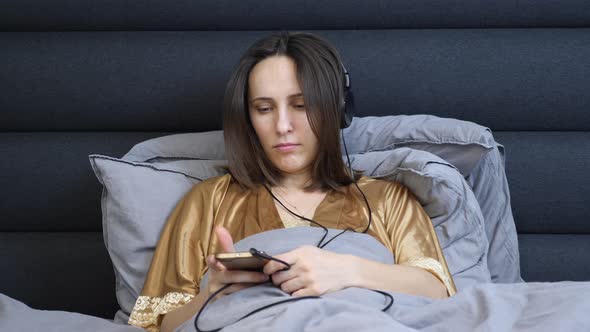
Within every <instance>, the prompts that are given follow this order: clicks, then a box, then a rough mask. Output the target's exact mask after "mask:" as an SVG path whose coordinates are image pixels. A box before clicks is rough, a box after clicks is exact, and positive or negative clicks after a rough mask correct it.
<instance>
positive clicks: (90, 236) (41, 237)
mask: <svg viewBox="0 0 590 332" xmlns="http://www.w3.org/2000/svg"><path fill="white" fill-rule="evenodd" d="M0 253H2V255H1V257H2V259H0V271H2V273H0V293H2V294H5V295H7V296H10V297H12V298H14V299H17V300H19V301H21V302H24V303H25V304H27V305H28V306H30V307H32V308H34V309H45V310H64V311H73V312H79V313H83V314H88V315H93V316H99V317H103V318H107V319H113V317H114V315H115V312H116V310H117V300H116V297H115V277H114V272H113V268H112V264H111V260H110V258H109V256H108V252H107V250H106V248H105V246H104V242H103V239H102V233H99V232H89V233H49V232H42V233H5V232H0Z"/></svg>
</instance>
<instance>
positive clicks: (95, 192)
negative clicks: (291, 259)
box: [0, 0, 590, 331]
mask: <svg viewBox="0 0 590 332" xmlns="http://www.w3.org/2000/svg"><path fill="white" fill-rule="evenodd" d="M0 18H1V19H0V22H1V23H0V26H1V29H2V32H1V33H0V38H1V39H2V45H3V46H2V51H0V72H1V73H2V75H0V86H1V87H2V91H3V92H4V93H3V94H2V96H1V97H0V108H1V109H2V117H1V120H0V152H1V153H2V156H3V157H4V158H3V161H2V162H1V163H0V170H1V172H0V174H1V175H0V187H1V188H2V190H1V191H0V211H1V213H2V217H3V222H2V223H1V224H0V227H1V229H0V252H1V253H2V258H1V259H0V270H1V271H3V273H2V274H0V285H1V286H0V293H1V294H2V295H1V296H0V329H2V330H4V329H6V330H14V329H16V328H18V329H19V330H36V329H40V327H41V326H42V327H43V329H44V330H56V331H63V330H84V329H86V330H112V331H119V330H121V331H126V330H132V329H133V330H139V329H136V328H134V327H131V326H126V325H124V324H122V323H121V322H122V321H123V320H124V318H125V316H124V313H122V309H121V308H122V306H121V303H122V301H123V300H122V298H121V297H120V294H118V291H120V289H119V281H120V280H117V278H118V277H117V275H116V273H115V272H116V271H115V266H116V264H117V262H116V260H115V261H114V258H113V255H112V252H109V250H108V249H107V243H108V240H107V239H105V236H104V234H105V232H104V227H103V225H104V224H103V221H104V220H103V216H104V213H103V211H102V204H101V203H102V202H101V200H102V195H103V188H104V184H103V183H101V182H100V181H97V176H96V168H93V165H92V164H91V163H89V155H100V156H105V157H111V158H115V159H123V157H125V156H127V157H129V159H127V161H128V162H129V163H146V162H150V160H149V157H150V156H151V157H154V155H149V154H140V153H137V152H138V151H139V150H138V149H140V148H145V147H146V144H148V145H149V144H151V143H154V141H150V140H151V139H158V138H160V139H161V138H162V137H169V136H171V135H176V134H182V133H188V134H191V135H192V134H194V133H211V132H215V131H218V130H219V129H220V128H221V113H220V111H219V110H220V107H219V106H220V103H221V98H222V95H223V89H224V87H225V84H226V80H227V78H228V77H229V73H230V71H231V69H232V66H233V65H235V62H236V61H237V58H238V56H239V54H241V52H242V51H243V50H245V48H246V47H247V46H248V45H249V44H251V43H252V42H253V41H254V40H255V39H256V38H258V37H261V36H263V35H266V34H267V33H268V32H270V31H274V30H279V29H288V30H293V31H296V30H307V31H311V32H316V33H318V34H321V35H322V36H325V37H326V38H327V39H329V40H330V41H332V42H333V43H334V44H335V45H336V47H337V48H338V49H339V51H340V52H341V55H342V57H343V59H344V61H345V63H346V67H347V69H348V71H349V72H350V75H351V79H352V82H353V91H354V93H355V103H356V115H357V116H358V117H359V119H360V118H367V117H371V116H374V117H386V116H398V117H399V116H400V115H408V116H419V115H425V114H428V115H432V116H436V117H438V118H439V119H457V120H461V121H467V122H469V123H472V124H476V125H478V126H481V127H484V128H487V129H489V131H487V132H488V133H489V134H488V135H489V136H486V137H488V138H487V139H488V140H487V141H485V142H486V144H488V143H489V148H486V149H487V150H489V151H492V152H493V154H486V156H494V158H495V159H493V161H494V163H493V165H494V167H495V168H493V169H495V170H496V171H498V172H500V175H502V177H501V178H500V179H505V180H506V186H507V188H509V197H507V198H505V199H506V201H505V204H504V205H503V206H504V208H505V209H507V210H505V211H509V212H510V215H509V216H508V215H506V214H505V215H503V216H497V218H501V219H502V220H510V218H512V224H510V223H509V222H508V223H507V224H503V225H507V226H506V228H503V227H504V226H502V227H501V228H498V229H484V232H485V233H486V235H489V234H502V233H501V232H504V233H510V232H512V231H513V232H514V235H513V236H514V238H515V239H517V241H513V242H514V243H512V242H510V243H511V245H510V246H509V248H508V249H506V248H505V250H509V251H511V252H513V253H516V255H512V256H511V257H512V258H511V260H510V261H509V262H510V266H511V268H510V269H507V270H506V269H505V270H502V265H501V264H500V263H501V262H502V256H494V255H489V257H486V261H487V262H488V263H490V265H494V266H496V267H497V270H496V272H495V273H493V272H490V276H489V279H490V282H479V281H480V280H479V279H469V277H468V276H467V277H466V278H465V280H477V281H478V282H476V283H474V284H473V285H469V286H467V287H470V289H472V290H471V291H469V292H463V294H461V292H459V293H458V295H460V296H458V297H456V298H455V299H453V300H452V301H449V302H443V303H440V304H439V303H436V304H431V303H429V302H428V301H426V300H424V299H412V298H408V297H404V296H403V295H399V294H397V295H398V296H397V297H396V301H397V302H396V303H397V304H399V306H397V307H396V306H393V307H392V308H404V305H405V306H407V308H409V309H407V310H405V309H404V310H401V309H400V310H399V311H395V310H397V309H392V310H394V312H390V313H382V314H381V316H379V317H376V318H374V320H372V321H374V322H375V324H378V323H377V322H381V320H380V319H383V324H384V325H378V326H383V328H384V329H385V328H388V329H390V330H391V327H392V326H393V325H387V324H399V326H397V327H398V328H399V329H400V330H404V329H408V330H425V331H427V330H437V329H442V330H451V329H455V328H456V326H455V325H452V324H461V325H458V326H459V327H461V328H462V329H463V330H477V329H480V330H490V329H494V330H519V329H521V330H527V329H531V330H532V329H535V328H536V329H538V328H539V327H542V328H544V329H546V330H554V329H561V330H574V329H576V330H577V329H582V330H583V329H584V328H585V329H588V326H589V325H590V322H589V321H588V319H587V318H585V317H584V315H583V314H580V312H583V310H586V311H588V309H589V302H588V300H587V298H588V296H587V295H588V284H587V281H588V280H590V261H589V260H588V258H587V257H586V254H585V253H586V252H588V250H590V235H589V233H590V224H589V223H588V222H587V217H586V216H588V215H589V214H590V192H589V189H588V188H590V177H588V176H587V168H588V165H590V149H589V147H590V134H589V130H590V113H589V112H587V110H588V107H589V106H590V94H588V92H587V87H588V86H589V85H590V65H589V62H588V61H587V59H588V58H590V30H589V29H588V28H589V25H590V5H589V4H587V3H586V2H583V1H577V0H567V1H560V2H559V3H556V2H553V1H537V2H535V3H532V2H524V3H523V2H518V3H516V2H512V1H496V2H494V3H474V2H467V1H457V2H451V3H445V5H444V6H441V4H440V3H438V2H435V1H428V2H420V3H418V2H403V1H390V2H380V1H363V2H362V3H360V2H356V1H328V2H309V1H304V2H296V1H283V2H281V3H275V2H265V1H263V2H260V1H242V2H239V3H234V2H231V3H230V2H228V1H215V2H203V1H192V2H183V1H176V2H171V3H154V2H151V3H143V4H138V3H131V2H116V3H100V4H94V3H92V4H91V3H90V2H88V1H78V2H76V3H71V2H68V1H57V2H55V1H54V2H52V3H45V2H39V1H34V2H17V1H8V2H4V3H3V4H2V10H0ZM480 129H481V128H480ZM174 137H176V138H178V136H174ZM490 137H491V138H492V140H491V141H490V140H489V138H490ZM402 138H403V137H402ZM402 138H400V139H402ZM145 142H151V143H145ZM157 142H160V143H161V142H162V141H161V140H159V141H157ZM141 143H145V144H143V145H141ZM398 143H399V142H398ZM438 143H440V144H439V145H438V146H439V147H442V148H447V149H446V150H445V149H439V150H437V151H438V152H439V154H438V156H439V157H440V158H441V159H442V160H443V161H442V162H443V163H444V162H446V163H449V164H452V165H453V166H455V167H456V168H457V172H458V173H459V174H461V175H463V179H464V181H465V182H464V183H466V184H468V185H469V188H467V187H465V192H469V190H468V189H471V190H472V192H473V193H472V194H473V195H474V196H476V198H477V197H478V195H485V192H484V188H486V186H479V187H477V186H476V181H475V180H474V178H473V177H470V176H469V175H470V174H471V173H469V172H468V171H467V168H462V167H463V166H465V165H463V164H458V162H459V163H460V162H461V161H462V159H453V160H449V159H448V158H447V159H445V158H443V157H445V156H446V155H445V153H447V152H448V151H449V150H448V148H449V146H448V145H443V143H444V142H442V141H439V142H438ZM455 143H457V144H458V145H461V144H460V143H462V142H455ZM447 144H448V142H447ZM482 144H483V143H482ZM158 146H159V147H161V146H162V145H161V144H159V145H158ZM165 146H167V147H168V148H170V146H172V145H165ZM463 147H466V146H463ZM403 148H408V149H413V150H419V151H429V152H430V153H433V154H435V155H436V153H434V151H432V150H428V147H427V146H424V145H420V144H418V143H416V145H413V146H408V144H405V145H404V144H397V145H391V146H388V149H387V151H397V152H403ZM134 149H135V150H134ZM148 150H149V151H151V152H153V151H154V149H153V148H152V149H151V150H150V149H148ZM377 150H379V149H377ZM380 150H381V151H373V152H375V153H376V152H387V151H384V149H380ZM167 151H169V150H167ZM356 152H357V153H360V152H366V151H361V150H357V151H356ZM469 153H471V154H472V153H473V151H472V150H469ZM144 157H147V158H144ZM160 157H162V156H160ZM176 157H178V155H177V156H176ZM185 157H190V156H185ZM201 157H202V156H201ZM218 157H219V156H217V155H215V156H213V157H212V158H209V159H211V160H219V159H220V158H218ZM365 157H366V156H365ZM398 157H399V156H398ZM141 158H144V159H141ZM489 158H492V157H489ZM101 160H102V161H104V160H106V159H101ZM481 160H482V159H481V158H480V159H477V161H478V162H477V163H475V162H474V163H473V164H472V166H473V168H472V169H471V170H473V169H476V168H478V169H485V168H486V167H488V166H489V165H490V163H491V162H492V161H490V160H492V159H486V161H485V162H481V163H480V162H479V161H481ZM499 161H501V163H499ZM151 162H161V163H163V162H164V161H162V160H151ZM358 162H362V160H360V159H359V160H358ZM500 165H501V166H500ZM179 167H180V166H179ZM498 167H500V168H498ZM455 175H456V174H455ZM399 176H401V175H399ZM487 213H493V211H491V210H490V211H488V212H487ZM481 218H483V219H485V215H484V214H483V212H482V215H481ZM485 225H488V224H485ZM485 225H484V226H485ZM510 234H512V233H510ZM505 235H506V234H505ZM152 236H153V235H152ZM488 240H489V243H488V250H489V251H490V250H491V251H493V250H492V248H491V245H492V244H494V243H499V242H497V241H493V239H488ZM490 243H491V244H490ZM502 243H505V242H502ZM498 246H499V247H498V248H496V249H497V250H501V249H502V248H504V247H502V246H500V245H498ZM488 269H489V267H488ZM521 281H525V282H526V283H524V282H521ZM467 287H466V288H465V289H467ZM358 291H360V290H358ZM264 293H265V294H266V293H268V292H264ZM270 293H271V294H274V293H272V292H270ZM275 295H277V294H275ZM349 295H350V296H354V297H355V298H357V297H362V298H366V301H368V302H370V301H377V302H379V303H381V302H380V301H382V299H381V298H379V299H373V298H371V297H370V296H367V297H364V296H362V295H358V294H342V295H341V296H343V298H342V299H337V298H336V299H326V301H328V302H329V301H333V303H332V304H333V306H331V305H332V304H330V303H327V304H326V305H325V306H323V307H322V306H321V305H319V304H313V305H311V304H309V303H308V304H307V306H306V308H310V309H312V308H315V309H318V307H316V305H317V306H319V307H322V308H327V309H326V315H327V317H331V316H330V315H331V314H330V313H331V312H332V311H330V309H329V308H335V309H334V311H333V312H334V313H335V312H338V311H340V312H348V311H347V309H346V308H347V306H348V305H349V304H347V303H348V302H347V301H346V297H347V296H349ZM277 296H278V295H277ZM547 299H551V301H549V302H546V300H547ZM131 300H132V299H130V298H127V299H125V301H127V302H130V301H131ZM259 300H260V301H267V300H268V299H264V298H261V299H259ZM261 303H262V302H261ZM318 303H319V302H318ZM558 303H561V305H556V304H558ZM301 305H303V306H305V305H304V304H303V302H302V303H301ZM416 305H421V306H428V308H429V310H423V311H415V310H411V308H414V307H415V306H416ZM483 307H485V308H487V309H485V310H484V309H482V308H483ZM337 308H340V309H337ZM458 308H460V309H461V311H460V310H459V309H458ZM496 309H497V311H495V310H496ZM236 310H239V308H236ZM350 310H352V309H350ZM366 310H369V309H366ZM486 310H487V311H486ZM543 310H546V311H543ZM580 310H582V311H580ZM294 311H295V312H299V311H297V310H294ZM291 312H293V311H291ZM420 312H422V313H420ZM542 312H547V315H546V316H543V315H541V314H540V313H542ZM211 313H212V314H213V313H214V310H213V309H212V310H211ZM427 313H429V314H430V316H429V317H448V319H447V318H445V319H444V320H442V321H443V323H444V322H446V323H444V324H443V325H440V326H439V325H436V322H434V321H433V320H429V319H425V318H424V316H422V315H424V314H427ZM459 313H461V317H462V318H459V317H458V316H456V315H460V314H459ZM485 313H487V316H486V315H484V314H485ZM284 314H285V316H283V317H284V319H285V322H287V321H290V322H292V321H297V319H296V318H297V317H295V316H289V315H288V313H284ZM384 315H385V316H384ZM511 315H512V316H511ZM564 315H567V316H564ZM234 316H235V317H237V316H239V312H237V313H235V315H234ZM234 316H232V317H234ZM392 316H393V317H394V318H395V319H393V320H391V319H390V318H391V317H392ZM559 316H561V318H558V317H559ZM210 317H213V318H210V319H211V320H210V321H209V323H208V322H207V321H204V322H203V324H204V325H203V326H205V327H209V328H214V327H218V326H219V325H216V324H217V323H219V324H221V323H223V322H224V321H221V320H215V319H214V318H215V316H210ZM235 317H234V318H235ZM354 317H357V319H354V321H358V322H359V323H360V322H364V319H368V320H371V317H373V316H370V315H369V316H363V315H362V314H359V315H358V316H354ZM362 317H364V318H362ZM388 317H389V318H388ZM499 317H501V318H499ZM563 317H569V318H571V319H563ZM455 318H456V319H455ZM261 321H262V320H261ZM325 321H326V322H327V321H338V319H335V320H325ZM226 323H227V322H226ZM252 323H256V322H252ZM341 323H342V324H350V322H349V321H347V320H343V321H341ZM27 324H28V325H27ZM208 324H209V325H208ZM265 324H266V325H265V326H270V327H273V325H272V324H270V323H269V322H265ZM318 324H320V323H318ZM502 324H506V325H502ZM559 324H561V325H559ZM365 325H366V324H365ZM365 325H363V326H365ZM251 326H254V325H251ZM251 326H245V325H235V326H234V328H235V329H239V328H242V329H243V328H246V327H247V328H251ZM294 326H295V325H294ZM318 326H319V327H321V328H324V329H332V330H333V329H336V327H335V326H334V325H318ZM344 326H347V325H344ZM348 326H351V325H348ZM378 326H377V325H376V327H375V328H374V329H373V330H378V328H379V327H378ZM274 327H275V328H276V326H274ZM319 327H318V330H321V328H319ZM183 328H184V329H186V330H190V328H191V327H190V322H187V324H186V326H184V327H183ZM193 329H194V327H193ZM230 329H231V328H230Z"/></svg>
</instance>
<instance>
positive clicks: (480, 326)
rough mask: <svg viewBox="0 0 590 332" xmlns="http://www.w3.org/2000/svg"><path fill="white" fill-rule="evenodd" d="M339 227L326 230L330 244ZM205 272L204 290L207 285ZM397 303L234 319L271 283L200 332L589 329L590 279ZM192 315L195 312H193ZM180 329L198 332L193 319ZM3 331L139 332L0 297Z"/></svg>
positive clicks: (216, 310) (347, 245)
mask: <svg viewBox="0 0 590 332" xmlns="http://www.w3.org/2000/svg"><path fill="white" fill-rule="evenodd" d="M339 232H340V230H332V229H331V230H330V232H329V234H328V236H327V239H330V238H331V237H332V236H334V235H336V234H338V233H339ZM322 235H323V230H322V229H319V228H315V227H314V228H311V227H297V228H289V229H279V230H273V231H269V232H264V233H259V234H256V235H253V236H250V237H248V238H246V239H243V240H242V241H240V242H238V243H237V244H236V249H238V250H247V249H249V248H250V247H255V248H257V249H260V250H264V251H267V252H268V253H270V254H272V255H275V254H279V253H283V252H286V251H289V250H292V249H294V248H296V247H298V246H300V245H304V244H311V245H316V244H317V242H318V241H319V240H320V239H321V236H322ZM324 249H326V250H332V251H335V252H339V253H348V254H355V255H357V256H361V257H364V258H367V259H372V260H375V261H379V262H383V263H393V262H395V259H394V257H393V255H392V254H391V252H389V251H388V250H387V248H385V247H384V246H383V245H382V244H381V243H379V242H378V241H377V240H375V239H374V238H373V237H371V236H368V235H365V234H360V233H349V232H347V233H345V234H343V235H341V236H339V237H338V238H337V239H336V240H334V241H332V242H330V244H328V245H327V246H326V247H325V248H324ZM207 278H208V275H205V278H204V279H203V280H202V283H201V285H202V286H204V284H205V283H206V282H207ZM388 293H389V294H391V295H392V296H393V298H394V299H395V302H394V303H393V305H392V306H391V307H390V308H389V309H388V310H387V311H386V312H382V311H381V309H382V308H384V307H385V306H386V304H387V303H388V301H389V299H388V298H386V297H385V296H383V295H382V294H379V293H376V292H373V291H371V290H367V289H362V288H347V289H344V290H341V291H338V292H334V293H330V294H326V295H324V296H322V297H321V298H320V299H304V300H301V301H298V302H290V303H286V304H280V305H277V306H275V307H271V308H269V309H266V310H263V311H261V312H258V313H256V314H254V315H252V316H250V317H248V318H246V319H244V320H241V321H238V320H239V319H240V318H241V317H243V316H245V315H246V314H247V313H249V312H251V311H253V310H255V309H257V308H260V307H262V306H265V305H267V304H271V303H275V302H277V301H281V300H284V299H287V298H290V297H291V296H290V295H289V294H287V293H284V292H283V291H281V290H280V289H279V288H276V287H274V286H273V285H272V284H271V283H266V284H261V285H258V286H255V287H251V288H247V289H244V290H241V291H239V292H236V293H233V294H231V295H228V296H225V297H222V298H221V299H219V300H218V301H216V302H213V303H212V304H210V305H209V306H208V307H207V308H206V309H205V311H204V312H203V315H202V316H201V318H200V320H199V328H200V329H201V330H212V329H217V328H220V327H225V328H224V329H223V331H225V332H229V331H590V315H588V313H589V312H590V282H569V281H564V282H555V283H518V284H491V283H488V284H479V285H474V286H469V287H467V288H465V289H459V290H458V293H457V294H456V295H455V296H453V297H451V298H448V299H444V300H434V299H430V298H426V297H421V296H411V295H406V294H403V293H396V292H388ZM195 316H196V314H195ZM195 316H193V317H192V318H191V319H189V320H187V321H186V322H185V323H184V324H182V325H181V326H180V327H179V328H178V329H177V331H196V329H195V327H194V318H195ZM0 331H112V332H127V331H143V330H142V329H139V328H135V327H132V326H128V325H120V324H117V323H113V322H111V321H109V320H106V319H102V318H98V317H92V316H89V315H83V314H79V313H74V312H66V311H48V310H36V309H32V308H30V307H28V306H26V305H25V304H23V303H22V302H19V301H17V300H15V299H11V298H10V297H7V296H4V295H2V294H0Z"/></svg>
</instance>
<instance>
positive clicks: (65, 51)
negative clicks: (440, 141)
mask: <svg viewBox="0 0 590 332" xmlns="http://www.w3.org/2000/svg"><path fill="white" fill-rule="evenodd" d="M314 32H316V33H318V34H320V35H323V36H325V37H327V38H328V39H329V40H330V41H332V42H333V43H334V44H335V45H336V47H337V48H338V49H339V50H340V53H341V55H342V58H343V59H344V61H345V64H346V66H347V68H348V70H349V72H350V75H351V81H352V87H353V91H354V94H355V102H356V106H357V107H356V110H357V111H356V112H357V114H358V115H359V116H363V115H377V116H379V115H389V114H434V115H438V116H444V117H454V118H459V119H463V120H470V121H474V122H477V123H479V124H482V125H485V126H488V127H490V128H492V129H493V130H590V112H588V109H590V94H588V93H587V87H588V86H590V61H588V59H590V29H439V30H428V29H420V30H359V31H356V30H346V31H314ZM268 33H269V32H267V31H247V32H224V31H216V32H194V31H174V32H162V31H157V32H127V31H121V32H30V33H0V44H1V45H3V50H2V52H0V72H1V73H3V75H1V76H0V90H1V91H2V94H0V109H2V110H3V119H2V121H0V131H1V130H10V131H36V130H50V131H53V130H76V131H83V130H116V131H208V130H216V129H221V103H222V98H223V91H224V89H225V85H226V83H227V81H228V79H229V75H230V72H231V70H232V68H233V67H234V66H235V65H236V64H237V62H238V57H239V55H240V54H241V53H242V52H243V51H245V49H246V47H247V46H248V45H250V44H251V43H252V42H254V41H255V40H256V39H257V38H259V37H261V36H264V35H267V34H268ZM361 68H362V69H361Z"/></svg>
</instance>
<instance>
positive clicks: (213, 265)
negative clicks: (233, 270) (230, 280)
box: [206, 255, 225, 271]
mask: <svg viewBox="0 0 590 332" xmlns="http://www.w3.org/2000/svg"><path fill="white" fill-rule="evenodd" d="M206 262H207V266H208V267H209V268H210V269H213V270H215V271H223V270H225V266H223V264H221V263H220V262H219V261H218V260H217V259H215V255H209V256H207V259H206Z"/></svg>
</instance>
